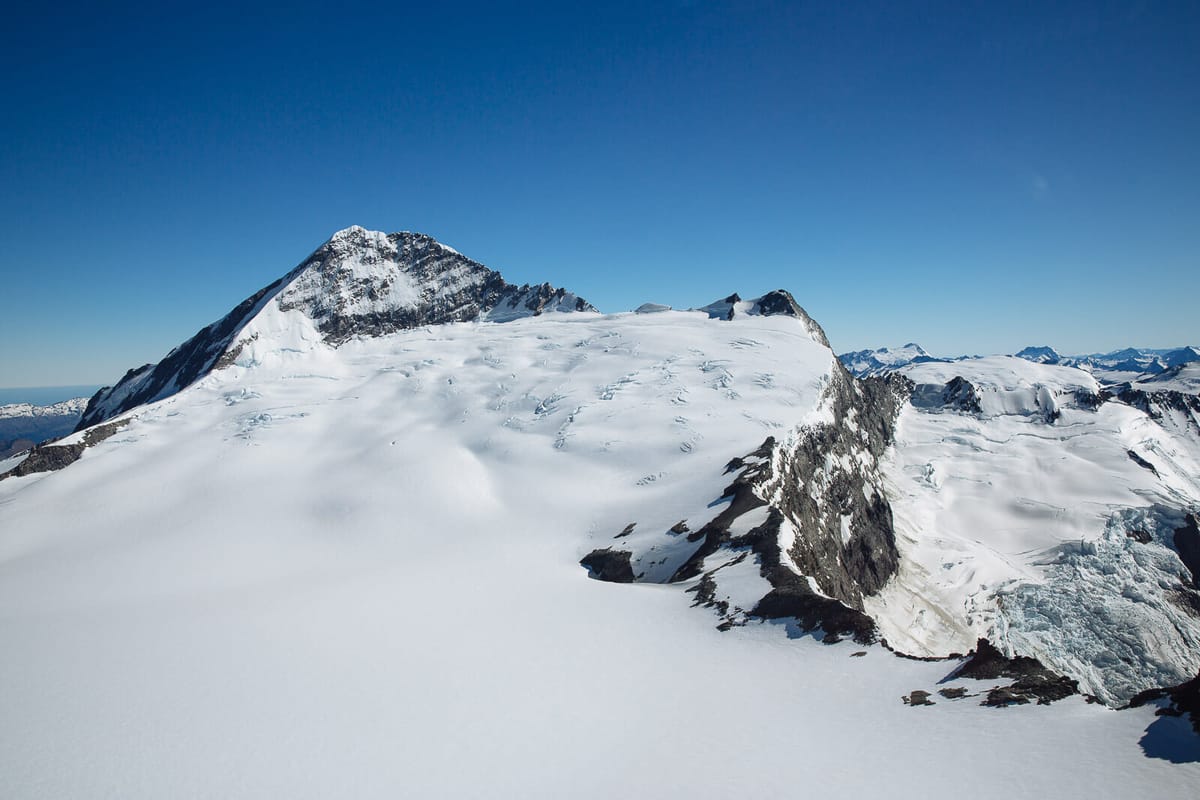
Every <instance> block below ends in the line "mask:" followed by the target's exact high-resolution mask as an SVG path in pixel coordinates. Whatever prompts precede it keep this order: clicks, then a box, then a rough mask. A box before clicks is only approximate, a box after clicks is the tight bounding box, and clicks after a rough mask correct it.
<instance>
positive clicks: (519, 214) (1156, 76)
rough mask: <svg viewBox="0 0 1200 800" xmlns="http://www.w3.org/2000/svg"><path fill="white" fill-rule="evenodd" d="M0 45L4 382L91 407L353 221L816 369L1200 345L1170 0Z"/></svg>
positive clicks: (488, 14) (334, 25)
mask: <svg viewBox="0 0 1200 800" xmlns="http://www.w3.org/2000/svg"><path fill="white" fill-rule="evenodd" d="M6 23H7V25H6V27H7V28H8V30H9V33H10V35H9V37H8V42H7V43H6V47H5V48H4V50H3V51H2V52H0V65H2V67H3V68H2V69H0V99H2V100H3V103H4V108H5V109H6V112H7V113H5V114H4V115H0V186H3V187H4V191H3V192H0V210H2V213H0V234H2V235H3V237H4V240H5V242H6V244H7V246H8V257H7V258H6V259H5V260H4V262H3V266H2V267H0V269H2V270H3V272H2V273H0V286H2V287H3V293H4V297H5V298H6V300H7V302H6V303H5V307H4V310H3V312H2V313H0V386H10V387H11V386H53V385H61V384H101V383H104V384H111V383H114V382H115V381H116V380H117V379H119V378H120V376H121V375H122V374H123V373H124V372H125V370H127V369H128V368H130V367H132V366H137V365H140V364H143V363H146V362H153V361H157V360H159V359H160V358H161V357H162V356H163V355H164V354H165V353H166V352H167V351H168V350H170V349H171V348H172V347H173V346H175V345H176V344H178V343H180V342H181V341H183V340H184V339H186V338H187V337H189V336H191V335H192V334H194V333H195V332H196V331H197V330H198V329H200V328H201V327H203V326H204V325H207V324H208V323H210V322H212V321H214V320H216V319H218V318H220V317H221V316H223V315H224V314H225V313H227V312H228V311H229V310H230V309H231V308H232V307H233V306H234V305H236V304H237V303H238V302H239V301H240V300H242V299H243V298H244V297H246V296H248V295H250V294H252V293H253V292H254V291H256V290H257V289H259V288H261V287H262V286H265V285H266V284H268V283H270V282H271V281H273V280H275V279H276V278H278V277H279V276H281V275H283V274H284V273H285V272H287V271H288V270H289V269H291V268H292V267H293V266H295V265H296V264H298V263H299V262H300V261H302V260H303V259H304V257H305V256H306V255H307V254H308V253H309V252H311V251H312V250H313V249H315V248H316V247H317V246H319V245H320V244H321V243H322V242H323V241H324V240H325V239H327V238H328V237H329V236H330V235H331V234H332V233H333V232H334V231H336V230H338V229H340V228H344V227H347V226H349V225H352V224H358V225H363V226H364V227H368V228H372V229H376V230H386V231H397V230H415V231H421V232H424V233H428V234H430V235H432V236H434V237H435V238H437V239H438V240H439V241H442V242H443V243H445V244H447V245H450V246H452V247H454V248H455V249H457V250H459V251H460V252H462V253H463V254H465V255H467V256H469V257H471V258H473V259H475V260H477V261H480V262H482V263H484V264H486V265H487V266H489V267H491V268H493V269H496V270H499V271H500V272H501V273H503V274H504V276H505V277H506V278H507V279H508V280H509V281H512V282H515V283H524V282H531V283H534V282H536V283H540V282H542V281H549V282H551V283H553V284H555V285H558V286H565V287H567V288H568V289H570V290H571V291H573V292H576V293H577V294H579V295H581V296H583V297H585V298H587V299H588V300H589V301H591V302H592V303H593V304H595V305H596V306H597V307H599V308H601V309H602V310H604V311H622V310H628V309H632V308H635V307H637V306H638V305H640V304H641V303H643V302H646V301H653V302H659V303H665V304H670V305H673V306H676V307H690V306H700V305H704V304H707V303H709V302H711V301H712V300H715V299H717V298H719V297H724V296H726V295H728V294H730V293H731V292H735V291H736V292H738V293H740V294H741V295H742V296H743V297H750V296H756V295H759V294H762V293H764V292H766V291H768V290H770V289H775V288H786V289H789V290H790V291H791V292H792V293H793V294H794V295H795V296H796V298H797V300H798V301H799V302H800V303H801V304H802V305H803V306H804V307H805V308H806V309H807V310H808V311H809V312H810V313H811V314H812V316H813V317H814V318H815V319H816V320H817V321H818V322H819V323H820V324H821V325H822V326H823V327H824V329H825V330H826V332H827V333H828V335H829V338H830V340H831V341H832V343H833V346H834V348H835V350H836V351H837V352H846V351H850V350H860V349H866V348H876V347H881V346H885V345H897V344H900V343H902V342H910V341H915V342H918V343H920V344H921V345H922V346H924V347H925V348H926V349H927V350H929V351H930V352H932V353H935V354H938V355H957V354H962V353H996V352H1016V351H1017V350H1019V349H1021V348H1022V347H1025V346H1027V345H1043V344H1046V345H1050V346H1053V347H1054V348H1055V349H1057V350H1058V351H1059V352H1062V353H1084V352H1098V351H1108V350H1114V349H1117V348H1120V347H1124V346H1131V345H1132V346H1143V347H1173V346H1181V345H1185V344H1200V336H1198V335H1197V328H1196V326H1195V323H1194V310H1193V307H1194V298H1195V297H1196V296H1197V292H1198V290H1200V263H1197V262H1198V260H1200V259H1198V258H1197V255H1198V254H1200V226H1198V225H1197V224H1196V220H1198V219H1200V148H1197V147H1196V146H1195V142H1197V141H1200V104H1197V103H1196V102H1195V99H1196V88H1195V87H1196V86H1200V55H1198V54H1197V51H1196V49H1195V47H1194V43H1195V41H1196V39H1197V37H1198V36H1200V7H1197V6H1195V5H1188V4H1180V5H1179V6H1178V7H1168V5H1167V4H1153V5H1143V4H1138V3H1120V2H1114V3H1106V4H1082V3H1081V4H1078V5H1073V4H1065V5H1059V6H1056V7H1055V8H1054V9H1046V8H1044V7H1043V5H1042V4H1025V5H1013V4H1005V5H1004V6H988V5H978V6H964V5H963V4H959V3H954V4H951V3H944V4H943V3H929V4H920V5H919V6H914V5H907V4H905V5H904V7H901V5H900V4H883V3H865V4H855V5H854V7H852V8H842V7H834V6H829V5H824V4H805V3H777V2H736V3H735V2H728V3H705V2H669V3H644V2H643V3H611V4H603V5H600V6H579V7H576V6H574V5H570V4H550V3H545V4H529V3H526V4H519V5H505V4H474V3H469V2H468V3H460V4H456V5H455V6H453V7H452V8H449V9H441V8H430V7H425V6H422V5H412V6H407V5H405V4H400V5H396V4H393V5H390V6H382V5H381V6H370V5H366V6H364V5H345V4H343V5H339V6H336V7H321V6H319V5H315V4H304V3H301V4H298V5H296V4H293V5H291V6H289V7H288V8H287V9H286V10H283V9H280V10H277V11H269V10H264V9H262V8H258V7H251V6H246V5H238V6H232V5H228V6H222V4H220V3H215V4H209V5H206V6H203V7H190V8H186V9H180V8H167V7H164V6H162V5H160V4H146V5H144V6H139V5H137V4H126V5H124V6H123V7H122V8H120V9H117V10H113V9H103V8H100V7H96V6H93V5H85V4H79V5H75V4H71V3H67V4H66V5H65V6H64V5H62V4H59V5H56V6H53V7H35V6H29V5H27V6H25V7H19V8H14V9H12V10H10V12H9V14H8V17H7V19H6Z"/></svg>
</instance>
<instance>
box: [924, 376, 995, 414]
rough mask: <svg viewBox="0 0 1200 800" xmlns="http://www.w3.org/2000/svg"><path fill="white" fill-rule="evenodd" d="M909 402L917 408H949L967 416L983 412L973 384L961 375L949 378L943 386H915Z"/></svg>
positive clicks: (935, 384) (929, 384) (925, 384)
mask: <svg viewBox="0 0 1200 800" xmlns="http://www.w3.org/2000/svg"><path fill="white" fill-rule="evenodd" d="M911 400H912V404H913V405H914V406H916V407H917V408H927V409H942V408H949V409H954V410H956V411H964V412H966V413H968V414H979V413H981V412H982V411H983V407H982V406H981V405H980V403H979V392H978V391H977V390H976V389H975V384H973V383H971V382H970V381H969V380H967V379H966V378H964V377H962V376H961V375H959V376H955V377H954V378H951V379H950V381H949V382H947V383H945V384H939V383H924V384H921V385H920V386H915V387H914V388H913V392H912V397H911Z"/></svg>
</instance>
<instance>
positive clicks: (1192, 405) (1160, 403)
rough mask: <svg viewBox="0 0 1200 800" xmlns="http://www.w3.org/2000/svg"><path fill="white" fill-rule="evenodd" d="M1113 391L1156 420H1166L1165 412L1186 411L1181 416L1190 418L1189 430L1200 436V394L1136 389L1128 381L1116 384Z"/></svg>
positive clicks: (1121, 399)
mask: <svg viewBox="0 0 1200 800" xmlns="http://www.w3.org/2000/svg"><path fill="white" fill-rule="evenodd" d="M1111 391H1112V392H1113V393H1115V396H1116V398H1117V399H1118V400H1120V401H1121V402H1122V403H1125V404H1126V405H1130V406H1133V407H1134V408H1136V409H1138V410H1139V411H1142V412H1143V413H1145V414H1146V415H1148V416H1149V417H1150V418H1151V419H1153V420H1155V421H1156V422H1163V421H1164V419H1163V418H1164V416H1165V412H1169V411H1182V412H1184V414H1181V415H1180V416H1181V417H1183V418H1185V419H1187V420H1188V422H1187V423H1186V424H1187V426H1188V428H1189V432H1190V433H1192V434H1193V435H1195V436H1200V426H1198V425H1197V424H1196V422H1195V419H1196V418H1197V417H1200V395H1194V394H1185V393H1183V392H1176V391H1173V390H1164V391H1158V392H1149V391H1145V390H1143V389H1134V388H1133V387H1131V386H1130V385H1129V384H1128V383H1123V384H1120V385H1117V386H1114V387H1112V388H1111Z"/></svg>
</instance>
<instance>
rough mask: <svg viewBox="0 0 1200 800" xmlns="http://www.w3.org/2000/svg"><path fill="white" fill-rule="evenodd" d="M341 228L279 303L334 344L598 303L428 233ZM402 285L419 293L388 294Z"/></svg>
mask: <svg viewBox="0 0 1200 800" xmlns="http://www.w3.org/2000/svg"><path fill="white" fill-rule="evenodd" d="M343 234H344V235H339V236H338V237H335V238H334V239H331V240H330V241H329V242H327V243H326V244H325V245H323V246H322V247H321V248H319V249H318V250H317V251H316V252H315V253H313V255H312V256H311V257H310V258H309V259H308V261H307V262H305V263H304V264H303V265H301V267H300V272H301V274H300V276H299V277H298V278H297V279H296V280H293V281H292V282H291V283H290V284H289V286H288V287H287V289H285V290H284V291H283V292H281V293H280V296H279V307H280V309H281V310H283V311H288V310H292V309H298V310H300V311H302V312H303V313H304V314H306V315H307V316H309V317H311V318H312V319H313V320H314V321H315V322H316V323H317V328H318V330H320V331H321V334H322V335H323V336H324V338H325V341H326V342H328V343H329V344H331V345H334V346H336V345H339V344H342V343H343V342H345V341H347V340H349V339H351V338H353V337H355V336H383V335H386V334H389V333H395V332H396V331H403V330H409V329H412V328H417V327H420V326H422V325H437V324H441V323H445V322H471V321H473V320H477V319H479V318H480V317H482V316H483V315H485V314H488V313H489V312H496V314H497V316H499V317H501V318H509V317H516V316H535V315H538V314H541V313H542V312H543V311H544V310H546V309H547V308H559V307H561V305H562V304H563V303H564V301H567V303H568V305H569V309H567V310H573V311H594V310H595V309H594V308H592V306H591V305H590V304H588V303H587V302H586V301H584V300H583V299H582V298H576V297H575V296H574V295H570V294H569V293H568V292H567V291H566V290H565V289H555V288H554V287H553V286H551V285H550V284H548V283H543V284H541V285H539V286H529V285H528V284H526V285H524V286H514V285H512V284H510V283H508V282H506V281H505V280H504V278H503V277H501V275H500V273H498V272H495V271H493V270H490V269H488V268H487V267H485V266H483V265H482V264H480V263H479V262H477V261H473V260H471V259H469V258H467V257H465V256H463V255H460V254H459V253H456V252H454V251H453V250H450V249H449V248H446V247H444V246H442V245H441V244H440V243H438V242H437V241H436V240H434V239H433V238H432V237H429V236H425V235H424V234H420V233H392V234H388V235H387V237H386V239H383V240H381V239H380V238H379V236H378V235H377V234H373V233H371V232H369V231H363V230H362V229H357V230H351V231H349V232H343ZM364 266H365V267H366V269H365V270H364V269H363V267H364ZM398 273H403V277H399V276H398ZM400 284H403V285H404V286H405V287H407V289H406V291H413V292H415V293H416V295H417V296H416V297H413V298H406V300H405V301H404V302H395V301H394V300H390V299H389V295H390V293H391V292H392V291H393V289H394V288H395V287H396V286H398V285H400Z"/></svg>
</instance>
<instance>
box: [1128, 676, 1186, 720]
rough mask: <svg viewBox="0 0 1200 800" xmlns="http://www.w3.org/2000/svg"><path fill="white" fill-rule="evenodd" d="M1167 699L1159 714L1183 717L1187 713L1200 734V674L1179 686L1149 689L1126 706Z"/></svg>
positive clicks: (1135, 706)
mask: <svg viewBox="0 0 1200 800" xmlns="http://www.w3.org/2000/svg"><path fill="white" fill-rule="evenodd" d="M1159 700H1166V701H1167V704H1166V705H1165V706H1164V707H1163V708H1161V709H1159V711H1158V714H1160V715H1169V716H1172V717H1182V716H1183V715H1184V714H1187V715H1188V716H1189V717H1190V718H1191V720H1192V729H1193V730H1194V731H1196V733H1197V734H1200V675H1197V676H1196V677H1194V678H1192V679H1191V680H1189V681H1184V682H1183V683H1181V684H1179V685H1178V686H1167V687H1164V688H1160V689H1147V690H1146V691H1144V692H1141V693H1139V694H1137V695H1135V696H1134V697H1133V699H1132V700H1130V701H1129V705H1128V706H1126V708H1138V707H1140V706H1144V705H1146V704H1147V703H1153V702H1157V701H1159Z"/></svg>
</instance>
